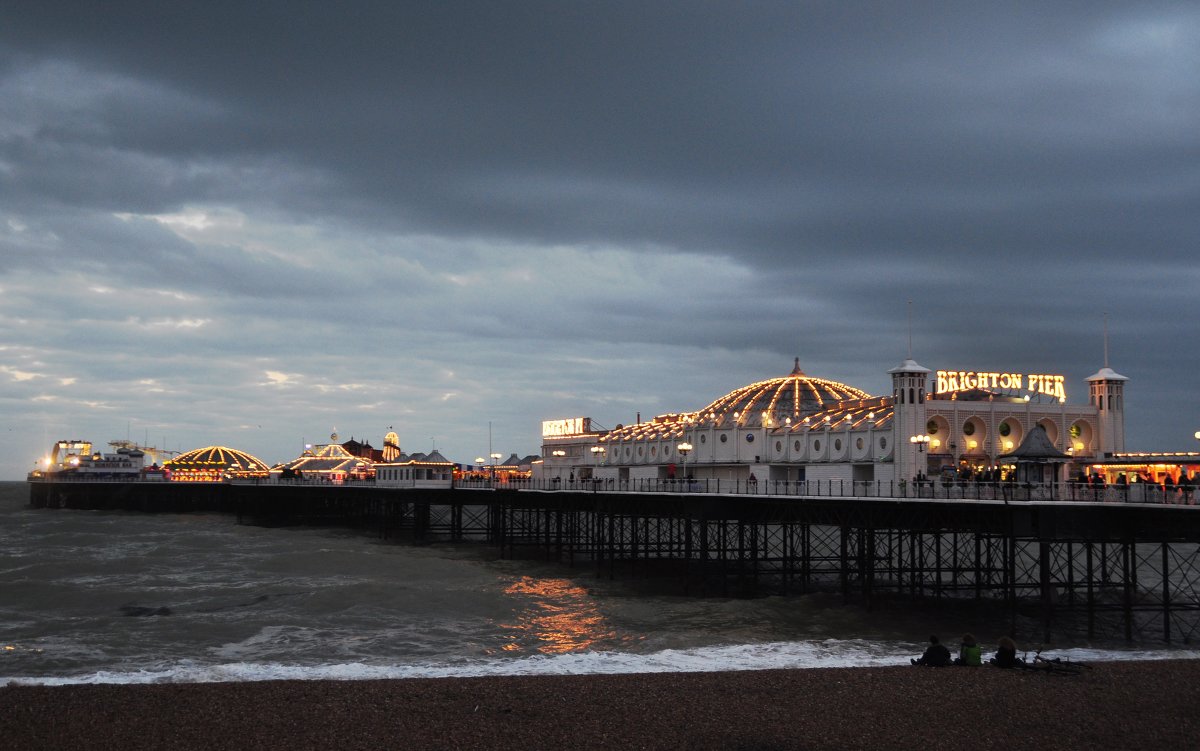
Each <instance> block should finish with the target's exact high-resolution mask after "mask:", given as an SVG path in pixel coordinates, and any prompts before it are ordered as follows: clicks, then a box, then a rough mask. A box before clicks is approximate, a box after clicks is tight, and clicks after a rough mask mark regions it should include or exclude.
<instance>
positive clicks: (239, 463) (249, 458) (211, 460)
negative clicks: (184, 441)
mask: <svg viewBox="0 0 1200 751" xmlns="http://www.w3.org/2000/svg"><path fill="white" fill-rule="evenodd" d="M270 466H271V465H269V464H267V463H266V462H264V461H263V460H262V459H259V458H258V457H257V456H255V455H253V454H247V453H246V452H245V451H239V450H238V449H232V448H229V447H228V446H205V447H204V448H198V449H192V450H191V451H186V452H184V453H182V454H179V455H178V456H176V457H174V458H171V459H168V460H167V461H165V462H163V467H165V468H167V469H172V470H181V469H183V470H202V469H219V470H227V471H230V472H265V471H266V470H267V469H269V468H270Z"/></svg>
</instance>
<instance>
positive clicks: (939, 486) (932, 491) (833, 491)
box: [29, 472, 1200, 506]
mask: <svg viewBox="0 0 1200 751" xmlns="http://www.w3.org/2000/svg"><path fill="white" fill-rule="evenodd" d="M29 481H30V482H35V483H41V482H54V483H130V482H134V483H143V482H144V483H156V484H171V483H169V482H165V481H164V480H162V479H161V478H154V479H149V478H145V479H135V478H131V477H128V476H125V477H103V476H96V475H75V474H72V473H65V472H64V473H55V474H54V475H49V476H41V477H30V478H29ZM187 484H204V483H187ZM208 484H213V483H208ZM218 484H234V485H271V486H293V487H314V486H322V487H331V488H338V487H345V488H350V487H357V488H364V487H366V488H381V489H383V488H395V489H397V490H402V489H418V488H420V489H431V488H446V489H449V488H451V487H453V488H457V489H462V490H483V491H490V490H521V491H538V492H563V493H655V494H662V493H678V494H689V495H704V494H708V495H724V496H729V495H735V496H737V495H744V496H758V497H791V498H912V499H928V500H954V501H990V502H1029V501H1077V502H1087V503H1135V504H1156V505H1187V506H1192V505H1196V501H1197V496H1200V492H1197V489H1196V488H1195V487H1193V486H1191V485H1179V486H1170V485H1167V486H1163V485H1157V484H1153V483H1144V482H1138V483H1132V484H1129V485H1092V484H1087V483H1053V484H1030V483H1011V482H998V483H997V482H975V481H961V480H955V481H953V482H945V481H943V480H940V479H939V480H925V481H922V482H912V481H904V480H899V481H893V480H754V479H749V480H746V479H737V480H731V479H721V478H694V479H682V478H680V479H669V478H644V479H636V480H634V479H630V480H621V479H617V478H605V477H598V478H589V479H576V480H563V479H555V478H544V479H516V478H505V479H503V480H501V479H499V478H497V479H495V480H493V479H491V478H480V479H458V480H454V481H453V483H451V481H450V480H438V481H431V480H420V481H413V482H394V481H387V482H376V481H375V480H374V479H346V480H343V481H338V482H331V481H330V480H329V479H326V478H321V477H305V478H295V479H293V478H288V479H279V478H274V477H272V478H233V479H226V480H223V481H219V483H218Z"/></svg>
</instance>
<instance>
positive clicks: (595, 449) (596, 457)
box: [589, 446, 607, 489]
mask: <svg viewBox="0 0 1200 751" xmlns="http://www.w3.org/2000/svg"><path fill="white" fill-rule="evenodd" d="M589 450H590V451H591V452H592V488H593V489H594V488H595V487H596V465H598V464H599V463H600V457H601V455H603V454H604V452H605V451H607V449H605V448H604V447H603V446H592V448H591V449H589Z"/></svg>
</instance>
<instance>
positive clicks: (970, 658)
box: [954, 634, 983, 668]
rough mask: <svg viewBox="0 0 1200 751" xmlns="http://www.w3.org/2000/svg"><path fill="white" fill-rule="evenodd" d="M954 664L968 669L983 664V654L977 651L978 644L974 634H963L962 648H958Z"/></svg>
mask: <svg viewBox="0 0 1200 751" xmlns="http://www.w3.org/2000/svg"><path fill="white" fill-rule="evenodd" d="M954 664H955V665H966V666H967V667H970V668H977V667H979V666H980V665H982V664H983V653H982V651H980V649H979V642H977V641H975V635H974V634H963V638H962V646H960V647H959V648H958V657H956V658H955V659H954Z"/></svg>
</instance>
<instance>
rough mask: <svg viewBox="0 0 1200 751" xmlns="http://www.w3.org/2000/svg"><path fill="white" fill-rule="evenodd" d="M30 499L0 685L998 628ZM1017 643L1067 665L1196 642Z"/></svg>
mask: <svg viewBox="0 0 1200 751" xmlns="http://www.w3.org/2000/svg"><path fill="white" fill-rule="evenodd" d="M28 501H29V489H28V486H27V485H26V484H25V483H21V482H8V483H0V685H5V684H15V685H61V684H86V683H179V682H183V683H200V682H221V681H261V680H276V679H300V680H312V679H339V680H358V679H377V678H417V677H461V676H489V675H547V674H556V675H561V674H583V673H649V672H684V671H715V670H755V669H765V668H822V667H849V666H877V665H906V664H908V661H909V658H910V657H913V656H915V655H919V654H920V653H921V651H922V650H923V649H924V647H925V646H926V641H927V639H928V637H929V634H930V633H931V632H932V633H940V634H941V635H942V638H943V641H945V642H947V643H948V644H950V645H951V647H952V648H953V646H954V645H955V644H957V642H958V636H959V635H960V634H961V633H962V632H964V631H973V632H975V633H976V634H977V635H978V636H979V638H980V639H981V643H982V644H984V645H990V644H993V643H994V640H995V639H996V638H998V637H999V636H1000V635H1002V634H1003V633H1004V632H1005V631H1006V630H1007V626H1008V623H1007V622H1006V621H1005V622H998V621H997V615H996V614H995V613H988V612H987V611H986V610H985V609H980V608H977V607H970V608H961V607H958V608H946V607H944V606H939V607H933V606H930V605H928V604H920V603H917V604H908V605H905V604H899V605H897V604H895V603H893V604H891V605H889V606H887V607H884V608H877V609H874V610H871V611H868V610H866V609H865V608H863V607H862V606H859V605H849V606H848V605H845V604H844V603H843V601H842V599H841V597H840V596H838V595H836V594H829V593H817V594H807V595H793V596H787V597H780V596H772V597H756V598H722V597H699V596H689V595H685V594H683V593H682V592H681V591H680V588H679V587H678V586H672V585H670V584H669V583H665V584H664V583H659V584H656V583H654V582H649V583H648V582H646V581H642V580H637V579H622V578H616V579H613V578H609V577H608V575H607V574H606V573H605V572H602V571H598V570H597V568H596V567H595V566H593V565H591V564H581V565H576V566H574V567H569V566H566V565H563V564H557V563H551V562H545V561H530V560H509V559H503V558H500V557H499V556H498V553H497V551H496V550H495V549H494V548H490V547H488V546H485V545H482V544H474V543H462V544H432V545H425V546H414V545H411V544H406V543H404V542H398V541H395V540H388V541H384V540H380V539H378V538H376V537H372V536H369V535H367V534H364V533H361V532H356V531H351V530H344V529H336V528H313V527H264V526H255V525H251V524H239V523H238V521H237V519H236V518H235V517H234V516H232V515H227V514H218V513H188V514H177V513H157V514H150V513H136V512H113V511H77V510H48V509H33V508H30V507H29V505H28ZM660 584H661V586H660ZM1000 620H1001V621H1003V619H1002V618H1001V619H1000ZM1029 630H1030V631H1034V630H1036V629H1032V628H1031V629H1029ZM1021 641H1022V640H1021V639H1018V642H1021ZM1021 646H1022V647H1023V648H1027V649H1028V650H1029V651H1032V650H1034V649H1038V648H1043V649H1045V648H1047V646H1050V647H1052V648H1051V649H1050V650H1049V651H1050V652H1052V653H1053V654H1054V655H1055V656H1061V657H1064V658H1067V659H1073V660H1078V661H1091V660H1124V659H1165V658H1180V657H1186V658H1195V657H1198V656H1200V651H1198V650H1196V649H1192V648H1191V647H1188V646H1176V647H1174V648H1171V647H1166V646H1162V645H1160V644H1155V643H1145V644H1137V643H1135V644H1132V645H1131V644H1128V643H1125V642H1123V641H1121V642H1116V641H1114V642H1110V643H1104V642H1097V643H1088V642H1084V641H1075V642H1063V643H1057V644H1054V645H1037V644H1032V643H1031V644H1025V643H1022V644H1021Z"/></svg>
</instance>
